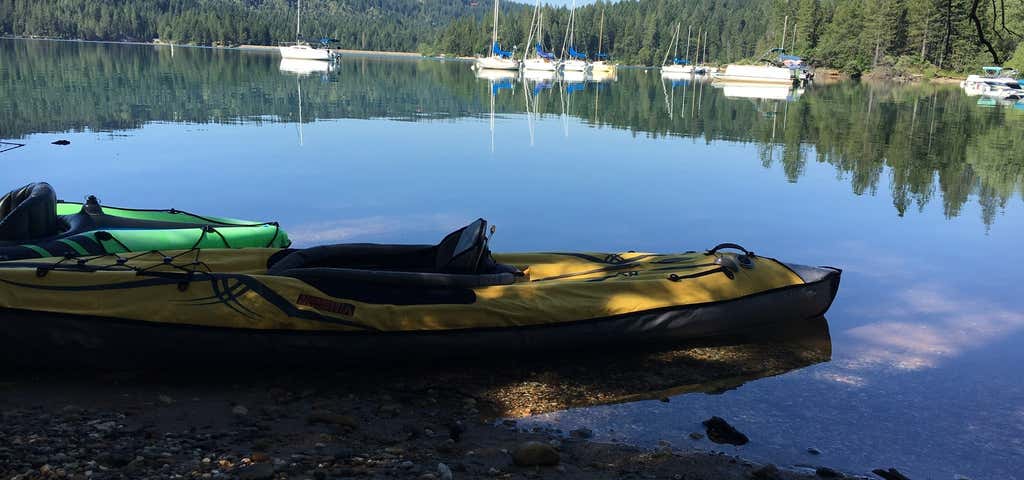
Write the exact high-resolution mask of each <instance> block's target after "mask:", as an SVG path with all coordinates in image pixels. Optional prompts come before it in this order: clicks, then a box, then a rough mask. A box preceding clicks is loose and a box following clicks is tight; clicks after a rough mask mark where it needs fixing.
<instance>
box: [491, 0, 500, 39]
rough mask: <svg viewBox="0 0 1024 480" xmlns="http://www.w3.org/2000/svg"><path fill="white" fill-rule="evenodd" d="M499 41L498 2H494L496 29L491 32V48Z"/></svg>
mask: <svg viewBox="0 0 1024 480" xmlns="http://www.w3.org/2000/svg"><path fill="white" fill-rule="evenodd" d="M497 41H498V0H494V29H493V31H492V32H491V48H494V43H495V42H497Z"/></svg>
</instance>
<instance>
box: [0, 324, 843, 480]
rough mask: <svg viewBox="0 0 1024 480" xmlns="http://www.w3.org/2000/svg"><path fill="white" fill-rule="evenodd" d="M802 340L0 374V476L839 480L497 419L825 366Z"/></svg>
mask: <svg viewBox="0 0 1024 480" xmlns="http://www.w3.org/2000/svg"><path fill="white" fill-rule="evenodd" d="M822 322H823V320H822ZM812 327H813V328H803V330H804V331H805V332H809V333H810V335H808V336H805V337H806V338H804V339H803V340H800V341H793V340H792V339H790V341H787V342H782V343H778V342H772V341H763V342H754V343H751V342H745V341H726V342H719V343H709V344H705V345H694V346H690V347H688V348H685V349H681V350H672V351H662V352H654V353H646V352H641V353H634V354H617V355H616V358H615V361H613V362H610V361H609V359H608V358H607V357H605V356H601V355H594V356H585V355H582V354H578V355H574V356H573V357H572V359H571V361H570V360H565V359H559V360H553V359H544V358H540V359H531V360H511V361H508V362H505V363H500V364H479V362H466V361H459V360H455V361H447V362H442V363H440V364H432V365H426V366H425V365H419V364H417V365H415V366H413V365H409V364H402V363H401V362H399V363H398V364H393V365H378V364H375V363H373V362H367V363H362V364H358V363H356V364H339V365H338V366H337V367H334V368H320V369H308V368H296V367H291V368H277V369H272V370H271V369H266V368H265V367H257V366H252V367H249V368H230V369H225V368H224V367H221V366H210V367H209V368H200V369H198V370H195V369H181V370H174V371H168V370H131V371H109V372H100V371H81V372H79V371H62V372H52V371H51V372H37V371H25V370H21V371H14V372H8V373H3V374H0V411H2V418H0V438H3V439H4V441H3V442H0V478H2V479H55V478H68V479H158V478H160V479H162V478H188V479H207V478H224V479H229V478H237V479H286V478H287V479H315V480H323V479H346V478H414V479H424V480H426V479H452V478H500V479H506V478H507V479H513V478H518V479H524V478H560V479H577V478H579V479H583V478H586V479H618V478H636V479H648V478H651V479H653V478H664V479H690V480H696V479H709V480H710V479H726V480H728V479H747V478H761V479H804V478H851V477H844V476H843V474H841V473H838V472H835V471H834V470H831V469H828V468H819V469H818V470H817V472H815V471H814V470H813V469H808V470H806V471H800V472H797V471H787V470H780V469H777V468H775V467H774V466H770V465H769V466H765V465H757V464H754V463H751V462H748V461H745V460H743V459H740V458H735V457H732V456H727V455H724V454H714V453H706V452H694V451H680V450H676V449H673V448H671V446H670V445H668V444H667V442H666V444H664V445H663V446H662V447H660V448H658V449H655V450H647V449H641V448H636V447H631V446H626V445H621V444H604V443H598V442H595V441H594V440H593V438H592V436H593V433H592V431H590V430H588V429H580V430H576V431H573V432H561V431H558V430H549V429H544V428H524V427H521V426H520V424H519V422H517V420H516V419H515V418H516V417H521V416H524V415H529V414H534V413H541V412H549V411H555V410H559V409H564V408H568V407H574V406H585V405H591V404H603V403H611V402H620V401H632V400H638V399H642V398H667V396H670V395H676V394H680V393H686V392H700V391H721V390H723V389H728V388H736V387H737V386H739V385H741V384H742V383H744V382H745V381H749V380H751V379H755V378H760V377H764V376H769V375H776V374H779V373H783V372H786V371H789V370H792V369H794V368H800V367H803V366H806V365H809V364H813V363H817V362H820V361H824V360H827V359H828V358H829V355H830V344H829V343H828V341H827V327H825V331H824V338H823V337H822V333H823V332H822V331H821V330H820V328H821V327H822V325H820V324H819V325H816V326H812ZM815 328H817V329H818V330H814V329H815ZM69 368H78V366H69ZM712 423H713V422H712ZM594 428H599V426H594ZM709 428H710V427H709ZM695 435H697V433H696V432H695ZM705 441H706V440H705ZM752 441H756V440H752Z"/></svg>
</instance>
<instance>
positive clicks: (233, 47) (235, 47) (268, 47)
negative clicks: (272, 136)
mask: <svg viewBox="0 0 1024 480" xmlns="http://www.w3.org/2000/svg"><path fill="white" fill-rule="evenodd" d="M0 39H5V40H7V39H10V40H42V41H48V42H71V43H106V44H114V45H150V46H172V45H173V46H175V47H184V48H209V49H216V50H256V51H274V52H276V51H277V48H278V47H277V46H276V45H196V44H189V43H171V42H163V41H160V40H159V39H157V40H153V41H151V42H142V41H130V40H83V39H74V38H53V37H22V36H16V35H5V36H2V37H0ZM331 50H333V51H335V52H338V53H341V54H347V55H367V56H384V57H408V58H435V57H427V56H424V55H422V54H420V53H417V52H394V51H387V50H356V49H348V48H332V49H331ZM445 58H451V59H455V58H456V57H445Z"/></svg>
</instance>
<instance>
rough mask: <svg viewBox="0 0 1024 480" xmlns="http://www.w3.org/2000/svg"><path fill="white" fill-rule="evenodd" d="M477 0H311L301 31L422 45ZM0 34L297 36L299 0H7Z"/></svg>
mask: <svg viewBox="0 0 1024 480" xmlns="http://www.w3.org/2000/svg"><path fill="white" fill-rule="evenodd" d="M475 3H476V2H471V0H305V1H304V2H302V10H303V14H302V33H303V35H304V36H305V37H307V38H317V39H318V38H320V37H323V36H327V37H331V38H335V39H337V40H339V41H340V43H341V46H342V47H344V48H355V49H367V50H397V51H416V49H417V48H418V47H419V46H420V44H421V43H423V42H428V43H429V42H433V41H434V39H435V38H436V37H437V34H438V32H439V31H440V29H442V28H443V27H444V26H446V25H448V24H449V23H450V22H451V21H452V20H453V19H456V18H460V17H464V16H473V18H479V17H480V16H482V15H483V14H484V13H488V12H489V10H488V8H487V6H481V5H477V6H473V5H474V4H475ZM0 34H5V35H25V36H28V35H36V36H45V37H52V38H75V39H85V40H140V41H150V40H153V39H155V38H159V39H162V40H165V41H174V42H181V43H196V44H200V45H211V44H219V45H232V44H234V45H237V44H263V45H276V44H277V43H278V42H285V41H292V40H294V39H295V0H0Z"/></svg>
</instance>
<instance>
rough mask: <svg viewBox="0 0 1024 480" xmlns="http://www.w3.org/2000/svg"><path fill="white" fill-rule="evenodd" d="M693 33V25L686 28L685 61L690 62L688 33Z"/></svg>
mask: <svg viewBox="0 0 1024 480" xmlns="http://www.w3.org/2000/svg"><path fill="white" fill-rule="evenodd" d="M691 31H693V25H687V26H686V60H687V61H689V60H690V32H691Z"/></svg>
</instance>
